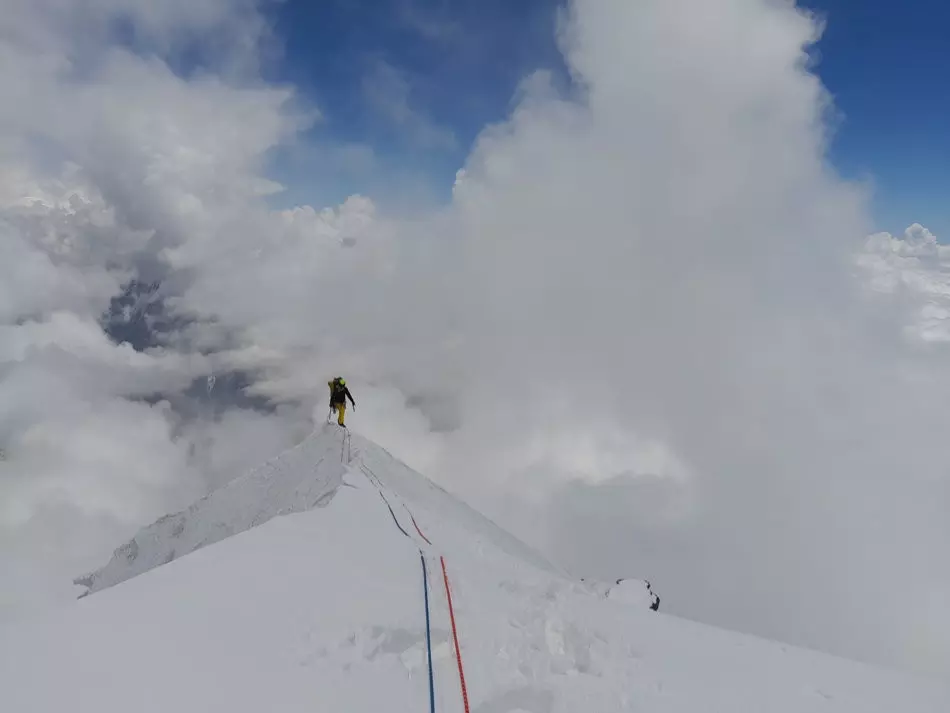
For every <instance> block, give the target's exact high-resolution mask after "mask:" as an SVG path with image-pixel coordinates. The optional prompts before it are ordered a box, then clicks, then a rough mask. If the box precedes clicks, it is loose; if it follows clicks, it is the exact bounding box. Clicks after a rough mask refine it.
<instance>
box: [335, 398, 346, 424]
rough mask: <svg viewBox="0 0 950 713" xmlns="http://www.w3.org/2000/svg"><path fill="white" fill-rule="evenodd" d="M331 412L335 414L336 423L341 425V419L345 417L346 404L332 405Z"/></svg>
mask: <svg viewBox="0 0 950 713" xmlns="http://www.w3.org/2000/svg"><path fill="white" fill-rule="evenodd" d="M333 410H334V411H336V412H337V419H336V422H337V423H338V424H340V425H341V426H342V425H343V417H344V416H345V415H346V402H345V401H344V402H343V403H342V404H333Z"/></svg>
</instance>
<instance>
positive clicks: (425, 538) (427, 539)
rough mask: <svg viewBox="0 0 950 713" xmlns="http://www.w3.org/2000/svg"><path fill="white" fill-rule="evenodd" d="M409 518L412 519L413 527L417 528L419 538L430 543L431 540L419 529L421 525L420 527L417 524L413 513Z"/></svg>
mask: <svg viewBox="0 0 950 713" xmlns="http://www.w3.org/2000/svg"><path fill="white" fill-rule="evenodd" d="M407 512H408V511H407ZM409 517H411V518H412V524H413V526H414V527H415V528H416V532H418V533H419V537H421V538H422V539H423V540H425V541H426V542H429V538H428V537H426V536H425V535H423V534H422V530H420V529H419V525H418V523H416V518H414V517H412V513H411V512H410V513H409ZM429 544H430V545H431V544H432V543H431V542H429Z"/></svg>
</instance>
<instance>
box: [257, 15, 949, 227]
mask: <svg viewBox="0 0 950 713" xmlns="http://www.w3.org/2000/svg"><path fill="white" fill-rule="evenodd" d="M559 5H560V3H559V2H557V1H556V0H518V1H517V2H512V1H511V0H327V1H326V2H310V1H309V0H287V2H286V3H284V4H283V5H282V6H280V7H279V9H278V10H276V15H275V19H276V28H277V33H278V36H279V37H280V39H281V40H282V42H283V43H284V45H285V50H284V55H283V57H282V60H281V61H280V63H279V69H278V70H277V73H278V74H279V76H280V78H281V79H284V80H290V81H292V82H293V83H294V84H295V85H297V86H298V88H300V90H301V91H302V92H303V95H304V96H305V97H306V98H307V99H308V100H309V101H312V102H314V103H315V105H316V106H318V107H319V108H320V110H321V113H322V118H321V120H320V121H319V122H318V123H317V124H316V126H315V127H314V129H313V130H312V131H311V132H310V133H309V135H308V137H307V139H308V140H307V142H305V143H304V144H302V145H300V146H298V147H295V148H293V149H290V150H286V151H283V152H282V153H281V154H280V155H279V156H278V157H277V160H276V166H277V167H278V174H279V175H278V178H280V179H281V180H284V181H285V182H286V183H287V184H288V185H290V186H292V187H293V188H292V189H291V190H290V191H289V192H288V193H287V194H285V195H284V196H282V198H281V199H280V200H281V201H285V202H288V203H300V202H311V203H317V204H320V203H325V202H332V201H336V200H340V199H342V198H343V197H345V196H346V195H348V194H349V193H352V192H354V191H363V192H367V193H370V194H376V193H383V194H385V195H387V196H388V197H389V199H390V200H391V201H392V202H394V203H400V202H404V203H407V204H411V203H413V202H414V201H420V202H423V203H424V202H431V201H432V200H436V201H440V200H445V199H446V198H447V197H448V195H449V190H450V187H451V183H452V180H453V177H454V174H455V171H456V169H457V168H459V167H460V166H461V164H462V162H463V161H464V158H465V156H466V155H467V153H468V150H469V148H470V146H471V143H472V141H473V139H474V138H475V136H476V135H477V133H478V132H479V131H480V130H481V129H482V128H483V127H484V126H485V125H486V124H488V123H491V122H493V121H498V120H500V119H502V118H504V116H505V115H506V113H507V111H508V109H509V107H510V104H511V99H512V97H513V95H514V93H515V91H516V90H517V86H518V82H519V81H520V80H521V79H522V78H524V77H525V76H526V75H528V74H529V73H531V72H533V71H535V70H538V69H546V70H550V71H552V72H553V73H554V75H555V77H556V78H557V79H558V80H559V81H561V82H563V83H564V84H566V83H567V81H568V80H567V75H566V72H565V69H564V67H563V64H562V62H561V59H560V55H559V53H558V48H557V45H556V40H555V23H556V15H557V11H558V7H559ZM800 5H803V6H804V7H807V8H809V9H812V10H815V11H817V12H819V13H821V14H822V15H823V16H824V17H825V19H826V21H827V27H826V31H825V34H824V36H823V38H822V40H821V42H820V43H819V45H818V48H817V53H816V57H817V59H818V64H817V66H816V69H817V71H818V73H819V75H820V76H821V78H822V80H823V81H824V83H825V85H826V86H827V87H828V88H829V89H830V90H831V92H832V93H833V95H834V97H835V102H836V107H837V109H838V111H839V114H840V117H839V124H838V126H837V133H836V134H835V137H834V143H833V146H832V153H831V160H832V162H833V164H834V165H835V166H836V167H837V168H838V170H839V171H840V172H841V173H843V174H844V175H845V176H848V177H851V178H855V179H859V180H863V181H868V182H870V183H871V185H873V187H874V200H873V208H874V218H875V221H876V224H877V227H878V228H879V229H881V230H888V231H890V232H901V231H903V229H904V228H905V227H907V225H909V224H910V223H912V222H915V221H916V222H920V223H923V224H924V225H926V226H928V227H930V228H931V229H932V230H934V231H935V232H936V233H937V234H938V236H948V235H950V209H948V207H947V197H948V195H950V129H948V128H947V120H948V117H950V92H947V91H946V90H945V86H946V77H950V45H948V44H947V43H946V42H945V28H946V27H947V26H948V23H950V6H948V5H946V4H943V3H938V2H935V1H934V0H904V1H903V2H901V3H893V2H885V1H884V0H860V1H856V0H804V2H801V3H800ZM394 177H396V178H397V179H398V180H394ZM383 180H385V181H386V182H387V183H386V185H385V186H383V185H381V184H380V183H377V182H380V181H383Z"/></svg>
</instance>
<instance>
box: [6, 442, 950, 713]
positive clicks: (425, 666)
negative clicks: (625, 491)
mask: <svg viewBox="0 0 950 713" xmlns="http://www.w3.org/2000/svg"><path fill="white" fill-rule="evenodd" d="M81 581H82V582H83V583H84V584H85V585H86V586H87V587H88V589H89V593H90V594H92V596H88V597H85V598H83V599H81V600H80V601H78V602H76V603H74V604H73V605H71V606H68V607H65V608H63V609H60V610H57V611H55V612H54V613H52V614H46V615H44V616H43V617H37V618H33V619H27V620H22V621H19V622H14V623H9V624H7V625H6V626H5V627H4V628H0V701H2V710H3V711H4V712H5V713H6V712H7V711H9V712H10V713H20V712H34V711H36V712H39V711H43V712H47V711H61V710H69V711H90V712H95V713H127V712H128V711H137V712H141V713H146V712H151V711H156V712H158V711H161V712H162V713H167V711H170V710H174V711H176V712H177V713H181V712H182V711H202V712H206V711H227V712H228V713H243V712H244V711H247V712H248V713H250V712H253V713H260V711H273V712H275V713H276V712H277V711H280V712H281V713H290V712H297V711H299V712H303V711H307V712H308V713H311V712H313V711H328V712H329V711H334V712H336V711H341V712H342V711H347V712H358V711H374V712H378V711H381V710H386V711H392V712H393V713H396V712H399V711H414V712H419V711H432V710H435V711H439V712H441V711H452V712H455V711H464V710H467V709H468V710H471V711H473V712H474V713H515V712H530V713H560V712H564V713H566V712H568V711H658V712H670V713H682V712H686V711H690V712H692V711H704V712H707V711H729V713H745V712H752V711H755V712H756V713H758V712H760V711H770V712H774V713H783V712H785V711H789V712H790V711H796V712H797V711H847V712H849V713H853V712H857V711H861V712H862V713H868V712H872V711H882V712H883V711H887V713H892V712H893V711H894V710H902V711H920V712H925V711H926V712H931V711H932V712H934V713H936V712H937V711H940V712H941V713H945V712H946V711H948V710H950V690H948V689H947V688H944V687H942V686H941V685H940V684H938V683H936V682H930V681H927V680H923V679H916V678H913V677H911V676H907V675H903V674H898V673H896V672H890V671H885V670H879V669H875V668H872V667H869V666H865V665H861V664H857V663H853V662H849V661H845V660H842V659H837V658H833V657H831V656H826V655H822V654H817V653H815V652H811V651H806V650H802V649H796V648H794V647H791V646H785V645H781V644H778V643H774V642H769V641H765V640H761V639H757V638H753V637H749V636H743V635H738V634H735V633H731V632H727V631H723V630H719V629H715V628H711V627H707V626H703V625H700V624H696V623H692V622H687V621H683V620H678V619H675V618H673V617H670V616H667V615H664V614H662V613H659V612H655V611H651V605H652V604H654V603H655V598H654V595H653V593H652V592H651V591H650V589H649V586H648V585H647V584H646V583H645V582H643V581H640V580H629V579H627V580H624V581H622V582H620V583H619V584H608V583H602V582H578V581H575V580H572V579H571V578H570V577H569V576H567V575H566V574H565V573H563V572H561V571H560V570H559V569H558V568H556V567H554V566H553V565H551V564H550V563H548V562H547V561H545V559H544V558H543V557H541V556H540V555H538V554H537V553H535V552H533V551H532V550H531V549H529V548H528V547H526V546H525V545H523V544H522V543H520V542H519V541H517V540H516V539H515V538H513V537H511V536H510V535H508V534H507V533H506V532H504V531H503V530H501V529H500V528H498V527H497V526H495V525H494V524H493V523H491V522H490V521H489V520H487V519H486V518H484V517H482V516H481V515H479V514H478V513H477V512H475V511H474V510H472V509H470V508H468V507H467V506H465V505H464V504H462V503H460V502H459V501H457V500H455V499H454V498H452V497H451V496H450V495H449V494H448V493H446V492H445V491H443V490H441V489H440V488H438V487H436V486H435V485H434V484H433V483H431V482H430V481H429V480H427V479H426V478H425V477H423V476H421V475H419V474H418V473H415V472H413V471H412V470H410V469H409V468H408V467H407V466H405V465H403V464H402V463H400V462H399V461H397V460H396V459H395V458H393V457H392V456H390V455H389V454H388V453H387V452H386V451H385V450H383V449H382V448H380V447H378V446H375V445H373V444H372V443H370V442H369V441H366V440H365V439H361V438H359V437H358V436H356V435H352V436H349V435H347V432H345V431H343V430H342V429H338V428H337V427H336V426H327V427H326V428H323V429H321V430H320V431H318V432H317V433H315V434H313V435H312V436H311V437H310V438H308V439H307V440H305V441H304V442H303V443H301V444H300V445H298V446H297V447H296V448H294V449H291V450H290V451H288V452H286V453H284V454H282V455H281V456H279V457H278V458H276V459H274V460H273V461H271V462H269V463H267V464H265V465H264V466H262V467H261V468H259V469H257V470H255V471H253V472H251V473H249V474H247V475H245V476H244V477H242V478H240V479H238V480H236V481H234V482H232V483H231V484H230V485H228V486H227V487H224V488H222V489H221V490H219V491H216V492H214V493H212V494H211V495H209V496H208V497H206V498H204V499H202V500H201V501H199V502H197V503H195V504H194V505H193V506H192V507H191V508H189V509H188V510H187V511H184V512H181V513H177V514H175V515H170V516H167V517H165V518H163V519H161V520H159V521H158V522H156V523H154V524H153V525H151V526H150V527H147V528H145V529H144V530H143V531H142V532H140V533H139V534H138V535H137V536H136V537H135V538H134V539H133V540H131V541H130V542H129V543H127V544H126V545H124V546H123V547H121V548H119V549H118V550H117V551H116V553H115V555H114V557H113V558H112V560H111V561H110V562H109V563H107V564H106V565H105V566H104V567H103V568H101V569H99V570H97V571H96V572H93V573H91V574H89V575H87V576H86V577H83V578H81ZM450 597H451V599H450ZM426 600H428V609H427V608H426ZM450 601H451V607H450V604H449V602H450ZM427 621H428V628H427ZM453 621H454V626H453ZM430 652H431V653H430ZM430 656H431V667H430V663H429V661H430ZM430 672H431V677H430ZM463 680H464V682H465V686H464V694H463V686H462V681H463ZM430 681H431V683H430Z"/></svg>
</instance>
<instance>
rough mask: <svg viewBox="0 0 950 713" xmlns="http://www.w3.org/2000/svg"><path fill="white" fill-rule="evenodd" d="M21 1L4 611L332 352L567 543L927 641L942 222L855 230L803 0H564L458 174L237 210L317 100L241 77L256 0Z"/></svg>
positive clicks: (417, 427)
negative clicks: (568, 77) (373, 195)
mask: <svg viewBox="0 0 950 713" xmlns="http://www.w3.org/2000/svg"><path fill="white" fill-rule="evenodd" d="M46 4H47V5H49V7H40V5H39V4H37V3H27V2H25V1H24V2H22V3H15V4H14V6H13V11H12V12H11V13H9V14H8V16H6V17H5V18H4V19H3V20H2V22H3V23H4V27H3V29H4V30H6V31H4V32H0V56H2V57H3V58H4V59H6V60H9V61H8V62H3V63H2V64H0V66H3V67H4V69H3V70H2V71H0V96H4V97H11V98H13V99H14V100H13V101H9V102H6V101H5V102H4V103H3V108H2V109H0V157H2V162H0V171H2V176H3V180H0V186H2V188H0V247H2V250H3V254H4V255H5V256H11V259H9V260H4V261H3V263H2V264H0V334H2V339H0V394H2V398H0V447H2V448H3V449H4V452H5V454H6V458H5V460H3V461H2V462H0V491H2V492H0V502H2V503H3V506H2V507H0V538H2V542H3V546H2V547H0V558H2V559H0V567H2V568H3V569H4V570H6V571H7V572H11V573H13V574H14V575H16V577H17V581H18V582H20V583H21V585H22V587H21V591H19V592H17V593H14V594H13V595H10V596H11V599H10V601H7V602H2V603H0V606H3V607H4V608H5V611H8V612H9V611H16V610H19V608H21V607H22V606H23V605H24V603H25V602H35V601H37V597H47V598H58V597H60V596H67V595H68V591H67V590H68V587H63V589H56V588H51V587H50V586H49V583H50V582H52V581H54V580H55V581H56V582H59V581H61V580H60V579H59V578H58V577H59V576H61V577H62V581H68V580H69V579H70V576H71V575H74V574H77V573H78V572H77V571H76V568H78V569H80V570H81V569H83V568H84V567H85V566H86V565H87V564H98V563H99V560H101V559H102V558H103V556H104V555H107V553H108V551H110V550H111V548H112V547H114V546H115V545H116V544H118V542H119V541H121V538H122V537H125V536H127V535H128V534H129V533H130V531H131V530H133V529H135V528H136V527H137V526H139V525H141V524H144V523H145V522H147V521H149V520H150V519H152V518H154V517H156V516H158V515H161V514H162V513H164V512H165V511H167V510H168V509H171V508H173V507H178V506H181V505H182V504H185V503H187V502H188V501H189V500H190V499H191V498H193V497H195V495H197V494H200V493H202V492H205V491H206V490H207V489H208V488H210V487H214V486H215V485H217V484H220V483H221V482H222V481H223V480H226V479H227V478H229V477H233V476H234V475H237V474H238V472H239V470H240V469H241V468H242V467H244V466H246V465H250V464H252V463H254V462H255V461H257V460H260V459H261V458H263V457H264V456H265V455H267V454H269V453H273V452H276V451H277V450H279V449H280V448H282V447H283V446H285V445H287V444H289V443H292V442H294V441H295V440H296V439H299V438H300V437H301V436H302V435H304V434H305V433H306V432H307V430H308V428H309V427H310V425H311V422H312V418H316V419H320V418H322V417H323V407H324V401H325V393H324V389H325V382H326V380H327V378H328V377H329V376H331V375H332V374H334V373H337V372H345V373H346V374H347V376H348V379H349V380H350V382H351V383H353V384H354V386H355V389H354V390H355V393H356V397H357V401H358V403H359V405H360V408H359V411H358V412H357V413H356V414H354V425H356V426H357V427H358V428H359V429H360V430H361V431H363V432H364V433H365V434H366V435H368V436H370V437H374V438H377V439H378V440H380V441H381V442H382V443H383V444H384V445H386V446H387V447H390V448H391V449H392V450H393V451H395V452H397V453H398V454H399V455H401V456H403V457H405V458H406V459H407V460H408V461H409V462H410V463H412V464H413V465H415V466H417V467H419V468H420V469H422V470H424V471H425V472H427V473H429V474H430V475H431V476H433V477H434V478H436V479H438V480H440V481H442V482H443V483H444V484H445V485H446V486H447V487H449V488H451V489H452V490H454V491H456V492H459V493H461V494H462V495H464V496H465V497H466V498H468V499H470V500H471V501H472V502H473V503H475V504H477V505H479V506H481V507H483V508H485V509H486V510H488V511H489V514H492V515H494V516H495V517H496V518H497V519H498V520H500V521H501V522H502V524H504V525H506V526H508V527H510V528H511V529H513V530H515V531H516V532H517V533H518V534H521V535H522V536H524V537H525V538H526V539H529V540H531V541H532V542H534V543H536V544H538V545H539V546H540V547H542V548H543V549H544V550H545V551H547V552H548V553H549V554H550V555H551V556H552V557H554V558H556V559H558V560H560V561H561V563H563V564H565V565H567V566H568V567H570V568H572V569H573V570H575V571H576V572H577V573H578V574H581V575H583V574H594V575H601V576H611V577H618V576H627V575H633V576H647V577H649V578H650V579H651V581H653V583H654V584H655V585H656V588H657V590H658V591H660V592H661V594H662V596H663V601H664V608H665V609H667V610H668V611H671V612H675V613H679V614H682V615H684V616H690V617H695V618H698V619H702V620H704V621H709V622H712V623H718V624H723V625H727V626H731V627H735V628H738V629H741V630H745V631H753V632H756V633H760V634H764V635H769V636H774V637H778V638H781V639H785V640H790V641H793V642H796V643H802V644H806V645H810V646H816V647H818V648H822V649H826V650H830V651H834V652H837V653H843V654H846V655H850V656H855V657H858V658H869V659H871V660H874V661H880V662H884V663H888V664H894V665H901V666H905V667H910V668H916V669H919V670H926V671H937V672H940V671H942V672H946V671H947V670H950V618H948V617H947V615H946V614H945V613H944V612H943V611H942V606H941V604H940V603H941V602H943V601H946V598H947V595H948V594H950V582H948V577H947V575H946V573H945V570H944V569H943V568H941V566H940V564H939V563H941V562H942V561H945V560H946V556H947V554H948V553H947V547H948V543H950V538H948V535H950V532H948V525H947V524H946V522H947V521H946V518H945V517H943V516H942V512H941V508H940V504H941V503H946V502H947V496H948V495H950V492H948V491H950V485H948V479H947V477H946V476H945V474H944V472H943V468H942V465H943V463H945V462H946V460H947V457H948V455H950V453H948V450H950V448H948V447H947V446H946V445H945V440H946V439H942V438H941V433H940V431H939V424H940V423H941V418H940V416H941V415H942V412H943V405H944V404H945V403H947V398H946V397H947V395H948V394H947V391H948V387H950V373H948V371H947V368H946V366H945V365H944V364H943V363H942V360H943V352H942V343H943V341H945V340H943V339H942V338H938V337H939V335H940V334H942V330H941V329H940V326H941V325H940V323H941V321H942V320H943V318H944V316H945V314H948V313H947V312H944V311H943V310H944V309H945V307H944V306H943V290H942V285H943V282H942V278H940V276H939V275H940V270H941V266H942V263H943V261H944V260H945V257H946V256H944V255H943V251H942V249H941V248H940V247H939V246H937V245H936V243H935V242H934V241H933V240H932V239H930V238H927V237H923V236H925V233H924V232H923V231H922V229H918V228H914V229H912V230H911V232H910V233H909V234H908V235H907V236H905V237H904V238H903V239H895V238H892V237H891V236H882V235H877V236H872V237H871V238H870V239H867V240H865V236H866V235H867V234H868V233H870V232H871V228H870V225H869V223H868V220H867V217H866V210H865V200H866V196H865V195H864V194H863V192H862V191H861V190H860V189H859V187H856V186H853V185H849V184H847V183H846V182H844V181H842V180H841V179H840V178H839V177H838V176H836V175H835V173H834V172H833V171H832V170H831V169H830V168H829V166H828V165H827V163H826V160H825V148H826V145H827V142H828V138H829V137H828V125H829V121H828V119H829V111H830V110H831V102H830V99H829V97H828V96H827V94H826V93H825V92H824V90H823V88H822V86H821V84H820V82H819V81H818V80H817V78H816V77H815V76H814V74H813V72H812V71H811V68H810V65H809V57H808V54H807V51H808V48H809V47H810V46H811V44H812V43H813V42H814V41H815V40H816V39H817V37H818V30H819V28H818V25H817V23H816V22H815V21H814V19H813V18H811V17H809V16H807V15H805V14H803V13H801V12H798V11H796V10H795V8H794V7H792V6H791V5H790V4H788V3H776V2H767V1H766V0H718V2H716V3H709V2H703V1H701V0H678V1H677V2H668V1H667V2H660V1H659V0H656V1H652V0H650V1H646V2H641V3H635V4H634V3H628V2H621V1H620V0H617V1H616V2H598V1H595V0H575V2H572V3H571V4H570V5H569V6H568V7H567V8H566V9H565V11H564V13H563V16H562V18H561V20H562V21H561V24H560V29H559V41H560V43H561V46H562V49H563V52H564V57H565V61H566V63H567V66H568V68H569V69H570V71H571V72H572V79H573V86H572V89H571V94H570V95H565V94H563V93H560V92H558V91H557V90H556V89H555V88H554V84H553V82H552V81H550V79H549V77H548V76H547V75H546V74H545V73H544V72H543V71H540V72H538V73H537V74H535V75H533V76H530V77H526V78H525V80H524V82H523V84H522V87H521V88H520V91H519V94H518V96H517V97H515V101H514V103H513V108H512V111H511V114H510V115H509V116H508V117H506V118H505V119H504V120H503V121H500V122H499V123H498V124H496V125H493V126H489V127H486V128H485V130H484V131H483V132H482V134H481V135H480V137H479V139H478V141H477V143H476V145H475V146H474V148H473V150H472V152H471V154H470V155H469V157H468V159H467V160H466V162H465V165H464V166H463V167H461V169H460V171H459V175H458V179H457V181H456V185H455V187H454V195H453V199H452V201H451V203H450V204H449V205H446V206H440V207H436V208H432V209H431V210H428V211H423V212H421V213H419V214H416V215H414V216H413V218H412V219H406V218H405V217H404V216H403V217H400V218H398V219H396V218H395V217H393V216H388V215H383V214H381V213H380V212H379V211H378V209H377V208H376V202H374V201H373V200H372V199H370V198H367V197H361V196H353V197H351V198H350V199H348V200H347V201H346V202H344V203H343V204H342V205H339V206H334V207H311V206H300V207H298V208H296V209H294V210H289V211H274V210H270V209H269V208H268V207H267V205H266V201H265V199H266V198H267V196H268V195H270V194H271V193H272V192H273V191H276V190H278V189H279V187H278V186H276V185H275V184H273V183H272V182H271V181H269V180H267V178H266V176H265V172H264V167H265V166H266V165H267V164H266V159H267V156H268V155H269V152H271V151H272V150H274V149H276V148H279V147H281V146H286V145H287V144H288V142H292V141H294V140H295V137H296V136H297V133H298V132H299V131H300V130H301V129H302V128H303V127H305V126H307V125H308V122H310V121H312V120H313V119H314V112H313V111H310V112H305V111H304V109H303V108H302V107H303V103H302V102H301V101H300V99H299V98H298V97H296V96H295V95H294V93H293V91H292V90H291V89H290V88H287V87H278V86H271V85H268V84H266V83H265V82H263V81H262V80H261V75H260V73H259V71H258V70H259V68H260V66H261V65H262V63H265V62H266V61H267V57H268V56H269V53H270V52H271V51H272V50H271V47H270V43H271V42H272V38H271V37H270V35H269V33H268V31H267V23H266V21H265V15H263V14H262V12H261V10H260V9H259V8H256V7H255V6H254V5H253V4H252V3H250V2H242V1H240V0H204V1H203V2H199V3H194V2H189V3H165V4H163V6H162V9H152V8H145V7H144V6H143V5H140V4H138V3H132V2H121V1H120V0H97V2H93V3H88V5H89V8H88V10H89V12H88V13H87V14H85V15H83V24H82V25H80V26H77V25H75V24H74V22H73V20H74V17H73V14H71V13H72V11H71V10H69V9H68V8H67V6H65V5H61V4H58V3H52V2H49V3H46ZM117 27H119V28H124V30H123V31H122V32H117V30H116V28H117ZM80 30H83V31H82V32H80ZM197 40H201V44H202V46H205V47H210V48H212V49H211V50H209V51H207V52H205V53H204V54H203V56H202V58H201V65H200V71H187V72H186V71H184V70H183V69H182V67H181V63H180V61H178V58H180V56H181V53H182V51H183V48H187V47H188V46H189V43H194V42H196V41H197ZM143 285H144V286H145V287H143ZM104 315H106V316H105V317H104ZM117 335H119V336H121V335H139V336H138V337H136V338H134V339H133V338H131V337H128V338H129V339H131V341H132V342H133V344H121V343H118V342H120V341H121V339H117ZM935 335H938V336H935ZM209 377H214V379H211V378H209ZM944 509H945V508H944ZM47 555H49V556H50V557H54V556H55V562H54V560H51V559H44V557H46V556H47ZM93 560H95V561H93ZM40 562H43V563H47V564H42V565H41V564H40ZM49 562H54V564H55V565H56V566H55V567H53V566H52V565H50V564H48V563H49ZM80 565H82V566H81V567H80ZM67 568H73V569H69V571H66V570H67ZM54 574H55V575H57V577H54V576H53V575H54ZM4 579H5V580H6V577H5V576H4ZM57 586H60V585H57Z"/></svg>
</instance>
